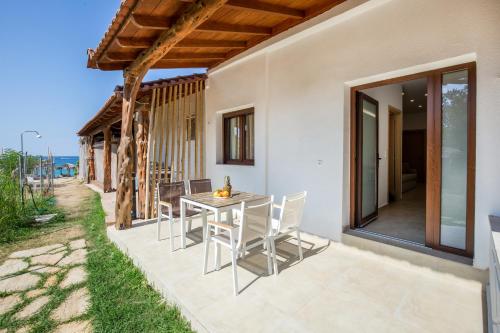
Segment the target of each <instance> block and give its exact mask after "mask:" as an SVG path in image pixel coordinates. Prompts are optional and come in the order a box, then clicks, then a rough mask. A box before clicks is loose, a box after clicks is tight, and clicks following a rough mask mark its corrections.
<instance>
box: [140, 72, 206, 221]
mask: <svg viewBox="0 0 500 333" xmlns="http://www.w3.org/2000/svg"><path fill="white" fill-rule="evenodd" d="M204 89H205V84H204V82H203V80H196V81H194V82H193V81H191V82H179V83H177V84H174V85H169V86H168V87H161V88H156V89H153V90H152V92H151V110H150V114H149V120H150V121H149V136H148V145H147V148H148V153H147V163H146V165H147V166H148V171H147V172H146V200H145V209H144V211H145V217H146V218H153V217H154V216H155V215H156V212H155V202H154V200H155V189H156V186H157V184H158V183H161V182H173V181H180V180H187V179H197V178H201V177H203V176H204V165H203V163H204V160H205V157H204V135H203V133H204V128H203V127H204V112H205V110H204ZM193 124H194V128H193V126H192V125H193ZM193 130H194V131H195V132H194V133H193ZM192 136H193V139H194V142H192V140H191V137H192ZM191 146H194V152H193V148H192V147H191ZM186 153H187V156H186ZM193 155H194V156H193ZM193 159H194V173H193V172H192V162H193ZM169 172H170V175H169ZM169 176H170V177H169Z"/></svg>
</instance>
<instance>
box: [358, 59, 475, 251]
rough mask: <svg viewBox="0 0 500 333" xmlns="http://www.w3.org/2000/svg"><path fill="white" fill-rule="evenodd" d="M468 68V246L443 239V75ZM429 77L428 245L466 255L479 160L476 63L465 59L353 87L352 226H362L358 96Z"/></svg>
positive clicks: (469, 240) (470, 248)
mask: <svg viewBox="0 0 500 333" xmlns="http://www.w3.org/2000/svg"><path fill="white" fill-rule="evenodd" d="M460 70H467V71H468V85H469V86H468V89H469V90H468V101H467V104H468V105H467V211H466V230H465V232H466V246H465V250H461V249H457V248H452V247H447V246H443V245H441V244H440V239H441V234H440V232H441V158H442V155H441V145H442V138H441V126H442V123H441V113H442V105H441V104H442V98H441V97H442V96H441V78H442V75H443V74H445V73H449V72H455V71H460ZM421 78H427V93H428V96H427V166H426V169H427V171H426V172H427V179H426V214H425V215H426V225H425V245H426V246H427V247H431V248H433V249H436V250H441V251H446V252H450V253H454V254H458V255H462V256H467V257H473V255H474V210H475V207H474V206H475V163H476V63H475V62H471V63H465V64H460V65H455V66H450V67H445V68H439V69H435V70H431V71H426V72H421V73H416V74H411V75H406V76H402V77H397V78H392V79H387V80H383V81H377V82H371V83H367V84H363V85H359V86H355V87H351V112H350V168H349V172H350V175H351V176H350V194H349V201H350V202H349V222H350V228H351V229H356V228H358V227H359V226H358V213H357V210H358V205H359V202H358V189H359V181H358V176H357V175H358V168H359V165H358V164H359V162H358V160H357V154H358V151H359V147H358V138H359V133H358V128H357V96H358V92H360V91H361V90H364V89H369V88H376V87H381V86H385V85H388V84H395V83H403V82H405V81H410V80H415V79H421Z"/></svg>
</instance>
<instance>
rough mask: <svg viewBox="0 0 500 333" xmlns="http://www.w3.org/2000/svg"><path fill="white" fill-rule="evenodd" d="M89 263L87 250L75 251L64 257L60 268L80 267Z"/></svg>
mask: <svg viewBox="0 0 500 333" xmlns="http://www.w3.org/2000/svg"><path fill="white" fill-rule="evenodd" d="M86 261H87V250H86V249H79V250H75V251H73V252H72V253H70V254H69V255H67V256H66V257H64V258H63V259H62V260H61V261H60V262H59V264H58V265H59V266H69V265H80V264H84V263H85V262H86Z"/></svg>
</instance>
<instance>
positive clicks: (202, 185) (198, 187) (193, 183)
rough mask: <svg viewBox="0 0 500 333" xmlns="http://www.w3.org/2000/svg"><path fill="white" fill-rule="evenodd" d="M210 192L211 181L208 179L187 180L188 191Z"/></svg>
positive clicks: (194, 192)
mask: <svg viewBox="0 0 500 333" xmlns="http://www.w3.org/2000/svg"><path fill="white" fill-rule="evenodd" d="M203 192H212V181H211V180H210V179H191V180H189V193H191V194H196V193H203Z"/></svg>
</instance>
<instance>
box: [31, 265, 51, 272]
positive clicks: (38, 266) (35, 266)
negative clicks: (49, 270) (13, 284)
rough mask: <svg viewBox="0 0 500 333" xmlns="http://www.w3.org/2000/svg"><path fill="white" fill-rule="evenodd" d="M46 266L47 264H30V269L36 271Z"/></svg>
mask: <svg viewBox="0 0 500 333" xmlns="http://www.w3.org/2000/svg"><path fill="white" fill-rule="evenodd" d="M45 267H47V266H45V265H34V266H30V267H29V268H28V271H30V272H34V271H37V270H39V269H42V268H45Z"/></svg>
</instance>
